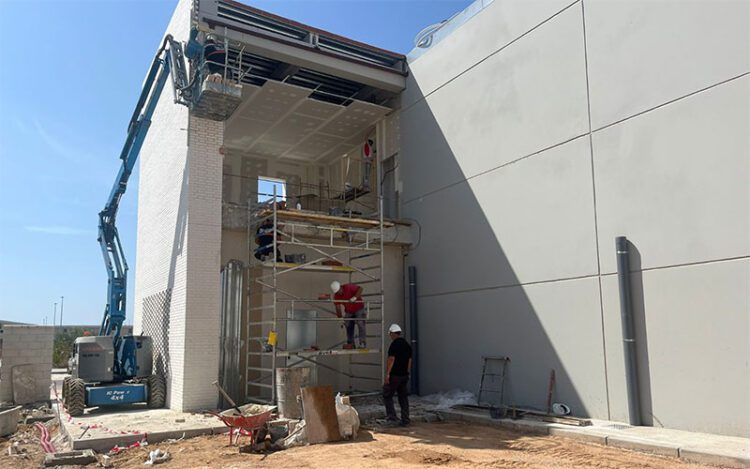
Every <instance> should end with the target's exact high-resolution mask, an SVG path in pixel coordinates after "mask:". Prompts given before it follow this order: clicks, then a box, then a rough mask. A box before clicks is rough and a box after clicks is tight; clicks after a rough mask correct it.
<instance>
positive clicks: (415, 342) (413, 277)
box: [409, 265, 419, 396]
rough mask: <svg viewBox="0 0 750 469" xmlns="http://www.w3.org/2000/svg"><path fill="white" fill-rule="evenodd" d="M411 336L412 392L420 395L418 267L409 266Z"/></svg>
mask: <svg viewBox="0 0 750 469" xmlns="http://www.w3.org/2000/svg"><path fill="white" fill-rule="evenodd" d="M409 336H410V337H411V350H412V360H411V394H414V395H416V396H418V395H419V352H418V350H419V327H418V325H417V268H416V267H414V266H413V265H410V266H409Z"/></svg>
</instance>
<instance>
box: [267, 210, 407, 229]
mask: <svg viewBox="0 0 750 469" xmlns="http://www.w3.org/2000/svg"><path fill="white" fill-rule="evenodd" d="M258 215H259V216H261V217H267V216H270V215H273V210H271V209H268V208H267V209H263V210H261V211H260V212H259V214H258ZM276 216H277V217H278V218H279V220H281V221H283V220H296V221H302V222H310V223H321V224H329V225H336V226H344V227H347V226H352V227H361V228H375V227H378V226H380V222H379V221H378V220H373V219H371V218H350V217H341V216H335V215H326V214H323V213H316V212H310V211H306V210H296V209H291V208H287V209H284V210H278V211H277V212H276ZM383 226H384V227H387V228H390V227H392V226H393V222H390V221H384V222H383Z"/></svg>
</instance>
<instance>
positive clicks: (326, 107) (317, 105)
mask: <svg viewBox="0 0 750 469" xmlns="http://www.w3.org/2000/svg"><path fill="white" fill-rule="evenodd" d="M343 108H344V106H340V105H338V104H331V103H324V102H323V101H318V100H316V99H310V98H308V99H305V102H304V103H302V104H300V106H299V107H298V108H297V110H296V111H295V112H297V113H299V114H304V115H306V116H310V117H317V118H318V119H325V120H328V119H330V118H331V117H333V116H334V114H336V113H337V112H339V111H340V110H342V109H343Z"/></svg>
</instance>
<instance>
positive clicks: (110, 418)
mask: <svg viewBox="0 0 750 469" xmlns="http://www.w3.org/2000/svg"><path fill="white" fill-rule="evenodd" d="M133 407H135V408H132V407H129V408H127V409H125V408H117V409H113V408H108V409H106V410H103V409H99V408H94V409H91V410H88V411H87V413H86V414H85V415H83V416H81V417H70V416H69V415H68V414H67V413H65V412H62V414H61V416H62V418H61V420H62V425H61V428H62V430H63V432H64V433H65V434H66V435H67V436H68V438H69V440H70V443H71V448H72V449H73V450H82V449H93V450H95V451H108V450H110V449H112V448H113V447H114V446H128V445H131V444H133V443H135V442H138V441H141V440H144V439H145V440H146V441H148V442H149V443H156V442H159V441H164V440H168V439H177V438H191V437H194V436H198V435H207V434H216V433H224V432H226V431H227V427H225V426H224V424H223V423H221V421H219V420H218V419H217V418H216V417H213V416H210V415H207V414H198V413H196V414H192V413H185V412H178V411H175V410H170V409H147V408H144V407H139V406H133Z"/></svg>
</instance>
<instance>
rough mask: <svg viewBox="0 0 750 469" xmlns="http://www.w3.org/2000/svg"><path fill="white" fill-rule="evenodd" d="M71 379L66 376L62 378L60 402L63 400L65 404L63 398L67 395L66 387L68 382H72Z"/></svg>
mask: <svg viewBox="0 0 750 469" xmlns="http://www.w3.org/2000/svg"><path fill="white" fill-rule="evenodd" d="M72 379H73V377H72V376H66V377H65V378H63V383H62V400H63V402H65V396H67V395H68V385H69V384H70V380H72Z"/></svg>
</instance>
